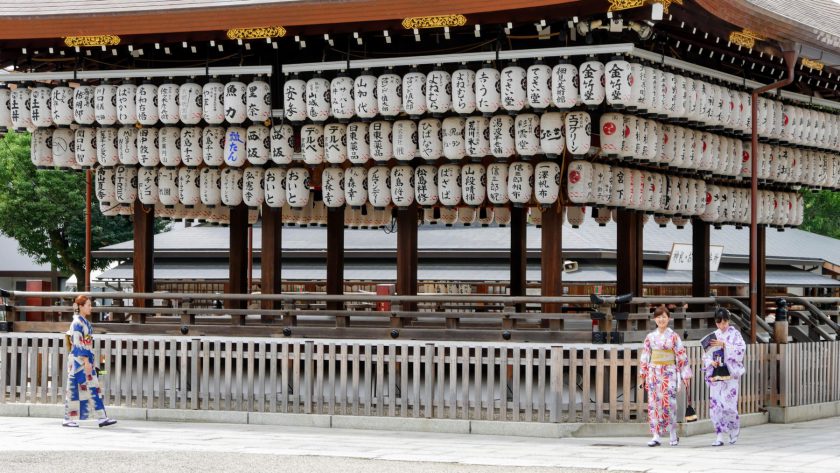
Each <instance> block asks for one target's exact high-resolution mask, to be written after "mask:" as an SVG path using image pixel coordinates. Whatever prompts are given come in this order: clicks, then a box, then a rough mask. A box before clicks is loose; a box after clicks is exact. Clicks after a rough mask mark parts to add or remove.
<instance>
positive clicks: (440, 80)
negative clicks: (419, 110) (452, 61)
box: [426, 68, 452, 116]
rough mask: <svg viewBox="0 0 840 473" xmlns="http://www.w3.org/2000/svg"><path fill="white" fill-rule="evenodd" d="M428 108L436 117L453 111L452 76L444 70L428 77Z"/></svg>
mask: <svg viewBox="0 0 840 473" xmlns="http://www.w3.org/2000/svg"><path fill="white" fill-rule="evenodd" d="M426 107H427V108H428V111H429V112H430V113H432V114H433V115H435V116H440V115H442V114H444V113H448V112H449V111H450V110H452V76H451V75H450V74H449V73H448V72H446V71H444V70H443V69H439V68H436V69H435V70H433V71H432V72H430V73H429V74H428V75H427V76H426Z"/></svg>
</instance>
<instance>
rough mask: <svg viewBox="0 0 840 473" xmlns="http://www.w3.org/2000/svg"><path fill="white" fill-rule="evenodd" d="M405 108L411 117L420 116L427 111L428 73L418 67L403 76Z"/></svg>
mask: <svg viewBox="0 0 840 473" xmlns="http://www.w3.org/2000/svg"><path fill="white" fill-rule="evenodd" d="M402 92H403V95H402V100H403V105H402V106H403V110H404V111H405V113H407V114H408V115H409V116H410V117H411V118H419V117H420V116H421V115H423V114H424V113H426V74H423V73H422V72H420V71H417V70H416V69H412V71H411V72H409V73H408V74H406V75H404V76H403V78H402Z"/></svg>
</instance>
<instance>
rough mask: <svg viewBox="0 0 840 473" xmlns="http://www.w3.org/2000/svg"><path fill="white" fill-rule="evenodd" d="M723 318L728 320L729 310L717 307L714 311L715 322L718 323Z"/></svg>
mask: <svg viewBox="0 0 840 473" xmlns="http://www.w3.org/2000/svg"><path fill="white" fill-rule="evenodd" d="M724 320H726V321H727V322H728V321H729V311H728V310H726V309H724V308H723V307H718V309H717V310H716V311H715V323H716V324H719V323H721V322H723V321H724Z"/></svg>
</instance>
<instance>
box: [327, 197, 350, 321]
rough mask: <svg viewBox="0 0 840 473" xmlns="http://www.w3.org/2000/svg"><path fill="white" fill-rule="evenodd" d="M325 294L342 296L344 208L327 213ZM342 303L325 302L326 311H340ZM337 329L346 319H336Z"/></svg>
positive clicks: (342, 306) (329, 210)
mask: <svg viewBox="0 0 840 473" xmlns="http://www.w3.org/2000/svg"><path fill="white" fill-rule="evenodd" d="M327 294H335V295H341V294H344V208H337V209H328V211H327ZM343 308H344V303H342V302H338V301H331V302H327V309H329V310H342V309H343ZM335 323H336V326H337V327H346V326H347V324H348V323H349V319H348V318H347V317H336V320H335Z"/></svg>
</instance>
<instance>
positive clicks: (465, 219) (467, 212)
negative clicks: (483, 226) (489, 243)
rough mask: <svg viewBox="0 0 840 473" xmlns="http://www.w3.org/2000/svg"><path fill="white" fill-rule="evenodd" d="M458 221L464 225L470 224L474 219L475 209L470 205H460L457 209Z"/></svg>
mask: <svg viewBox="0 0 840 473" xmlns="http://www.w3.org/2000/svg"><path fill="white" fill-rule="evenodd" d="M458 221H459V222H461V223H462V224H464V226H467V227H469V226H471V225H472V224H473V223H475V221H476V211H475V208H472V207H461V208H459V209H458Z"/></svg>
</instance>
